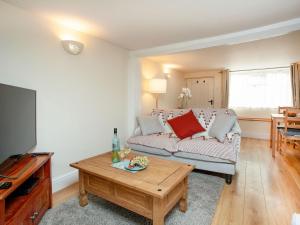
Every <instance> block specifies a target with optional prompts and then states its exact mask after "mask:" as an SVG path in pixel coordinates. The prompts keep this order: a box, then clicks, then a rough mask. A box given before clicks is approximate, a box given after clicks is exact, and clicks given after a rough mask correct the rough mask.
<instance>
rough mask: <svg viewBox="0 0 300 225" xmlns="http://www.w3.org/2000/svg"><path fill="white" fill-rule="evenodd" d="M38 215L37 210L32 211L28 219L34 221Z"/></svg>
mask: <svg viewBox="0 0 300 225" xmlns="http://www.w3.org/2000/svg"><path fill="white" fill-rule="evenodd" d="M38 215H39V213H38V212H34V213H33V215H32V216H31V217H29V219H31V220H32V221H34V220H35V219H36V217H37V216H38Z"/></svg>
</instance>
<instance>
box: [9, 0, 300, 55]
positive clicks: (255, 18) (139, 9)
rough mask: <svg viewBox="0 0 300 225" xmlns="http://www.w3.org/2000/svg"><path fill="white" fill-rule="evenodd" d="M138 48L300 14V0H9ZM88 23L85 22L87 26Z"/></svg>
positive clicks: (263, 23) (117, 42)
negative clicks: (80, 24) (68, 20)
mask: <svg viewBox="0 0 300 225" xmlns="http://www.w3.org/2000/svg"><path fill="white" fill-rule="evenodd" d="M5 1H6V2H8V3H10V4H13V5H15V6H18V7H21V8H24V9H27V10H30V11H32V12H34V13H38V14H40V15H45V16H47V18H50V19H51V17H59V18H72V19H74V20H76V19H78V20H79V21H83V22H82V23H84V24H85V25H86V26H89V27H90V28H91V29H86V30H84V29H83V31H84V32H87V33H90V34H92V35H95V36H97V37H99V38H101V39H104V40H107V41H109V42H112V43H114V44H116V45H119V46H121V47H124V48H127V49H130V50H136V49H144V48H150V47H155V46H160V45H166V44H171V43H176V42H183V41H190V40H194V39H199V38H204V37H211V36H216V35H221V34H226V33H231V32H236V31H241V30H245V29H250V28H255V27H260V26H264V25H269V24H273V23H277V22H281V21H285V20H290V19H293V18H297V17H300V1H299V0H288V1H283V0H251V1H241V0H227V1H222V0H201V1H200V0H72V1H70V0H5ZM81 27H83V26H81Z"/></svg>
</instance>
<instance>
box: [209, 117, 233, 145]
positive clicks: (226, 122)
mask: <svg viewBox="0 0 300 225" xmlns="http://www.w3.org/2000/svg"><path fill="white" fill-rule="evenodd" d="M236 119H237V118H236V116H234V115H229V114H219V115H217V116H216V118H215V120H214V122H213V124H212V127H211V129H210V131H209V136H211V137H214V138H216V139H218V141H220V142H224V140H225V137H226V134H227V133H229V131H231V129H232V127H233V126H234V124H235V122H236Z"/></svg>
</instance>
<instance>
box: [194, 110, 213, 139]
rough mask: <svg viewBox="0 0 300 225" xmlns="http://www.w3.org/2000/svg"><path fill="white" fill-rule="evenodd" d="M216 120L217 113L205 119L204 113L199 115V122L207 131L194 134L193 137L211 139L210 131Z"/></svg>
mask: <svg viewBox="0 0 300 225" xmlns="http://www.w3.org/2000/svg"><path fill="white" fill-rule="evenodd" d="M215 118H216V113H215V112H213V113H211V114H210V116H209V117H208V118H205V115H204V113H200V114H198V121H199V123H200V124H201V126H202V127H203V128H204V129H205V131H203V132H200V133H197V134H194V135H193V136H192V138H200V137H203V138H204V139H209V138H211V137H210V136H209V130H210V128H211V126H212V124H213V122H214V120H215Z"/></svg>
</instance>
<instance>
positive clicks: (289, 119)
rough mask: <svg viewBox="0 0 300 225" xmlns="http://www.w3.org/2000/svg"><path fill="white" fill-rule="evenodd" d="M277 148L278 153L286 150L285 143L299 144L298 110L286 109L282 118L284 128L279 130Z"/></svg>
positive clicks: (299, 113) (299, 121)
mask: <svg viewBox="0 0 300 225" xmlns="http://www.w3.org/2000/svg"><path fill="white" fill-rule="evenodd" d="M278 133H279V138H278V139H277V146H278V150H279V151H280V153H281V152H282V150H284V151H285V150H286V148H287V142H290V143H293V144H294V145H299V143H300V109H299V108H287V109H286V113H285V116H284V128H283V129H280V130H279V132H278Z"/></svg>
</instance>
